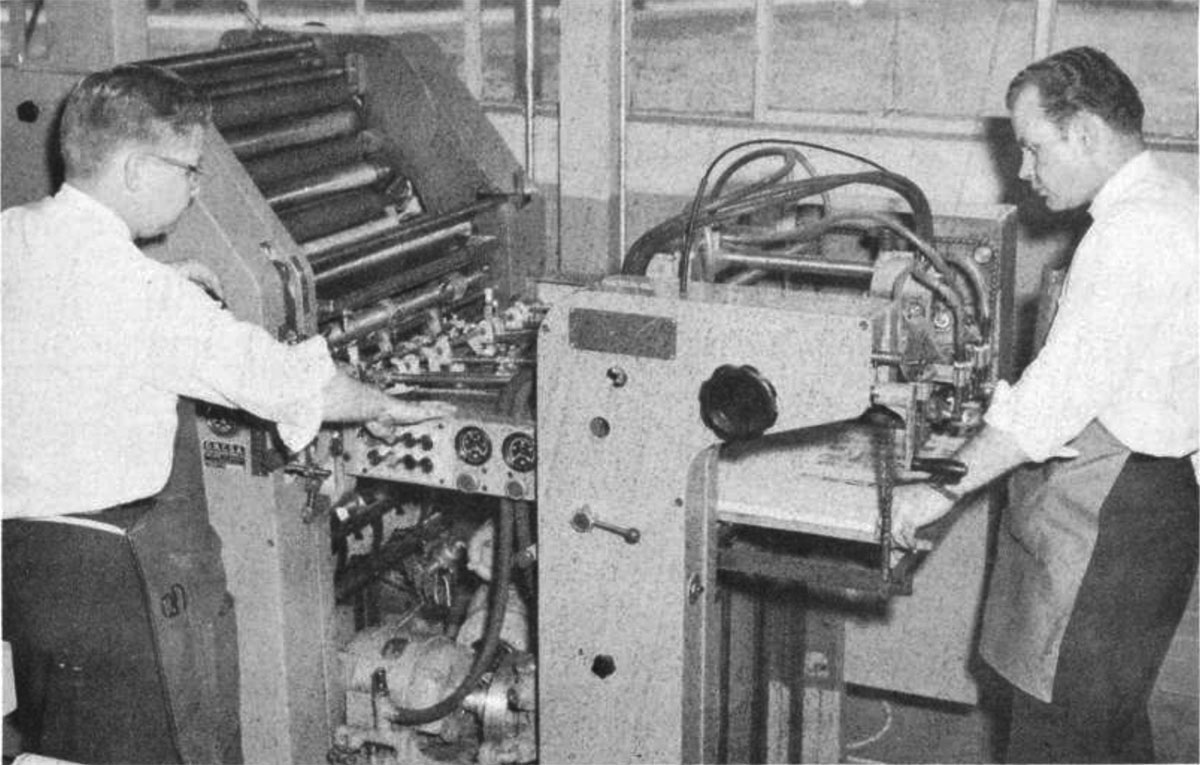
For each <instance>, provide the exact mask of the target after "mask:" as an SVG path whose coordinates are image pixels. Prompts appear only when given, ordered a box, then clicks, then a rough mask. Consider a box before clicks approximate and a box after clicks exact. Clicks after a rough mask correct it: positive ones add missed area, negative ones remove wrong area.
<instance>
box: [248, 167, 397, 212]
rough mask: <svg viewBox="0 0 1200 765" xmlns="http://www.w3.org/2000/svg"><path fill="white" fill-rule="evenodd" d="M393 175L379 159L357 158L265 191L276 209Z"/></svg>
mask: <svg viewBox="0 0 1200 765" xmlns="http://www.w3.org/2000/svg"><path fill="white" fill-rule="evenodd" d="M391 175H392V168H390V167H388V166H387V165H384V164H381V163H378V162H358V163H356V164H353V165H346V166H344V167H335V168H332V169H329V170H325V171H322V172H319V173H314V174H312V175H310V176H308V177H305V178H300V179H299V180H298V181H296V182H293V183H290V184H288V185H286V186H285V187H283V188H281V189H278V190H275V191H273V192H271V193H269V194H267V195H266V197H267V204H269V205H271V207H274V208H276V209H279V208H281V207H289V206H295V205H299V204H305V203H308V202H314V201H316V200H318V199H321V198H323V197H328V196H331V195H333V194H340V193H342V192H346V191H353V190H355V189H362V188H366V187H368V186H374V185H375V184H377V183H380V182H382V181H384V180H386V179H388V178H390V177H391Z"/></svg>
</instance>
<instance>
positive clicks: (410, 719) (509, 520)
mask: <svg viewBox="0 0 1200 765" xmlns="http://www.w3.org/2000/svg"><path fill="white" fill-rule="evenodd" d="M515 514H516V513H515V508H514V503H513V501H512V500H510V499H501V500H500V522H499V523H498V524H496V533H495V536H494V537H493V540H494V541H493V544H492V555H493V558H492V591H491V593H490V598H489V603H488V618H487V629H486V630H484V634H483V647H482V648H480V649H479V653H477V654H476V655H475V661H474V663H473V664H472V665H471V671H470V672H468V673H467V677H466V678H465V679H464V680H463V681H462V683H460V684H459V686H458V688H457V689H455V691H454V692H453V693H451V694H450V695H449V696H447V697H446V698H444V699H442V700H441V701H439V702H438V703H436V704H434V705H433V706H429V707H425V708H424V709H409V708H405V707H398V708H396V710H395V712H394V714H393V716H392V718H391V719H392V722H395V723H397V724H399V725H424V724H425V723H430V722H434V721H435V720H440V719H442V718H443V717H445V716H446V715H448V714H450V713H452V712H454V711H456V710H457V709H458V708H459V707H460V706H461V705H462V702H463V699H465V698H466V697H467V694H469V693H470V692H471V691H472V690H473V689H474V688H475V686H476V685H478V684H479V680H480V678H482V677H483V675H484V674H485V673H486V672H487V671H488V670H489V669H490V668H491V666H492V662H493V661H495V658H496V653H497V651H498V650H499V649H500V634H501V630H502V629H503V628H504V617H505V612H506V611H507V610H508V586H509V581H510V576H509V575H510V572H511V571H512V552H513V551H512V539H513V518H514V516H515Z"/></svg>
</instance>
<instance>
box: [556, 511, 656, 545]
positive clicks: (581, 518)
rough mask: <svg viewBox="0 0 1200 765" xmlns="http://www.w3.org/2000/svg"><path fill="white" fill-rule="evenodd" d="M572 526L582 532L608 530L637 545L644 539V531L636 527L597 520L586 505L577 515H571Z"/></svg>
mask: <svg viewBox="0 0 1200 765" xmlns="http://www.w3.org/2000/svg"><path fill="white" fill-rule="evenodd" d="M571 528H573V529H575V530H576V531H578V532H579V533H580V534H584V533H587V532H589V531H591V530H592V529H593V528H597V529H600V530H601V531H608V532H610V533H613V534H616V535H617V536H619V537H621V538H622V539H624V540H625V541H626V542H627V543H628V544H631V545H636V544H637V543H638V542H639V541H641V539H642V532H640V531H638V530H637V529H635V528H628V529H626V528H622V527H620V526H614V525H612V524H611V523H605V522H604V521H600V520H596V518H595V517H593V516H592V513H591V511H589V510H588V509H587V508H586V507H584V508H581V509H579V510H576V511H575V515H573V516H571Z"/></svg>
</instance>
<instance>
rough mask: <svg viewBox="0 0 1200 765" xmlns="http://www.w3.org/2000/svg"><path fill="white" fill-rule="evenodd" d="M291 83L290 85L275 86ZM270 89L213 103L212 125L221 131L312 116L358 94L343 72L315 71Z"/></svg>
mask: <svg viewBox="0 0 1200 765" xmlns="http://www.w3.org/2000/svg"><path fill="white" fill-rule="evenodd" d="M286 81H290V84H278V83H282V82H286ZM270 82H272V83H276V84H272V85H268V84H265V83H264V84H263V86H262V87H261V88H252V89H249V90H245V91H241V92H236V93H233V94H231V95H228V96H224V97H218V98H214V99H213V117H212V120H213V124H214V125H216V126H217V128H218V129H220V130H229V129H233V128H239V127H243V126H245V125H257V124H262V123H265V122H275V121H277V120H281V119H285V118H288V117H294V116H296V115H299V114H311V113H312V112H316V111H323V110H327V109H332V108H334V107H336V106H341V105H343V104H346V103H348V102H350V101H351V100H352V99H353V98H354V97H355V96H356V95H357V93H356V92H355V88H354V85H353V84H352V83H351V82H350V79H349V78H348V77H347V76H346V71H345V70H344V69H330V70H317V71H316V72H314V73H312V74H311V76H300V75H296V76H294V77H283V78H274V79H273V80H271V81H270Z"/></svg>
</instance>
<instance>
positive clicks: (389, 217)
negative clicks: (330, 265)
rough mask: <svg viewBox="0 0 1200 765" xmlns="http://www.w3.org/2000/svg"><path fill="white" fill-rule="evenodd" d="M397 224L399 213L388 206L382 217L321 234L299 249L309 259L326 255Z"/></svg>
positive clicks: (377, 234)
mask: <svg viewBox="0 0 1200 765" xmlns="http://www.w3.org/2000/svg"><path fill="white" fill-rule="evenodd" d="M399 225H400V215H399V214H398V213H397V212H396V208H394V207H389V208H388V209H386V210H384V213H383V217H382V218H380V219H378V220H373V221H368V222H367V223H364V224H362V225H361V226H353V227H351V228H348V229H345V230H342V231H337V232H335V233H332V234H330V235H329V236H323V237H321V238H320V239H314V240H312V241H311V242H306V243H305V244H304V245H303V246H302V247H301V250H303V252H304V255H305V257H307V258H309V259H320V258H321V256H322V255H328V254H329V253H331V252H333V251H335V250H340V249H341V248H343V247H348V246H351V245H355V244H361V243H362V242H365V241H367V240H369V239H374V238H375V237H377V236H379V235H381V234H386V233H388V232H390V231H392V230H394V229H395V228H396V227H397V226H399Z"/></svg>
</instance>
